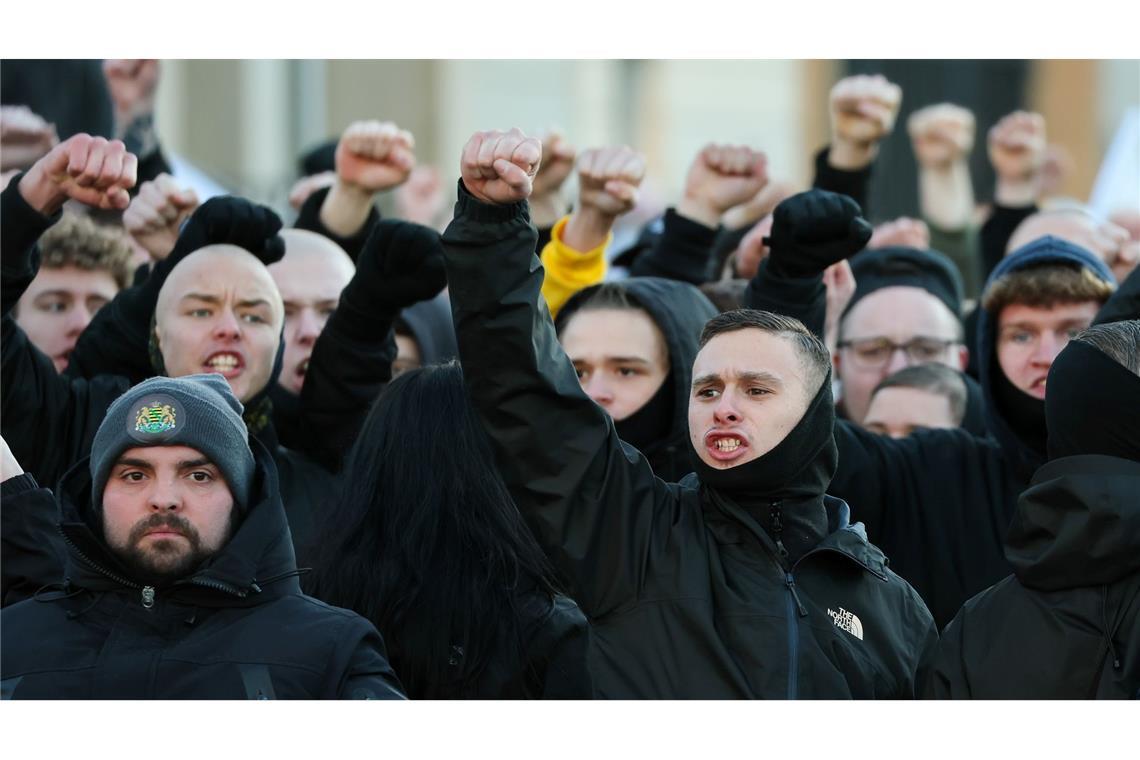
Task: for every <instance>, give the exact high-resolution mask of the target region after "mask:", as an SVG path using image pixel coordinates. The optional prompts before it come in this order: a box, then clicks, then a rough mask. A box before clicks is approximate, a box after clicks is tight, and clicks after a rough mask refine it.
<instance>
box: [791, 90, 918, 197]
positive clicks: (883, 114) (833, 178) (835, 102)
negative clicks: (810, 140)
mask: <svg viewBox="0 0 1140 760" xmlns="http://www.w3.org/2000/svg"><path fill="white" fill-rule="evenodd" d="M901 103H902V90H901V89H900V88H899V86H898V85H896V84H892V83H891V82H888V81H887V78H886V77H884V76H882V75H875V76H867V75H864V74H860V75H856V76H850V77H846V78H844V79H841V80H839V81H838V82H837V83H836V84H835V86H834V87H833V88H832V89H831V94H830V97H829V110H830V113H831V144H830V145H828V146H827V147H826V148H824V149H823V150H821V151H820V152H819V153H817V154H816V157H815V180H814V181H813V182H812V187H816V188H819V189H820V190H829V191H831V192H833V193H841V194H843V195H846V196H847V197H849V198H851V199H852V200H853V201H855V203H857V204H858V205H859V208H860V210H862V212H863V216H865V217H867V218H870V212H869V211H868V209H867V193H868V189H869V188H870V185H871V167H872V165H873V164H874V162H875V158H876V157H877V156H878V155H879V143H880V142H882V140H883V139H885V138H886V137H887V136H888V135H889V134H890V133H891V131H892V130H893V129H894V127H895V119H896V118H897V117H898V113H899V105H900V104H901Z"/></svg>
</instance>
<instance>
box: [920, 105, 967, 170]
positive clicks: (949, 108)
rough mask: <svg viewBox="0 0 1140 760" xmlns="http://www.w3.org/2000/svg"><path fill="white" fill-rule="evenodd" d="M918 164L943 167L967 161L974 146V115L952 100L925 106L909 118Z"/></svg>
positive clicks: (927, 166) (935, 167)
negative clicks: (954, 103)
mask: <svg viewBox="0 0 1140 760" xmlns="http://www.w3.org/2000/svg"><path fill="white" fill-rule="evenodd" d="M906 126H907V132H909V133H910V140H911V144H912V145H913V146H914V157H915V159H916V160H917V161H918V165H919V166H921V167H925V168H932V169H939V168H944V167H947V166H949V165H950V164H953V163H955V162H958V161H964V160H965V159H966V157H967V156H968V155H969V154H970V151H971V150H972V149H973V147H974V114H973V113H971V112H970V110H969V109H966V108H962V107H961V106H956V105H953V104H951V103H940V104H938V105H936V106H927V107H926V108H921V109H919V110H917V111H915V112H914V113H913V114H911V115H910V119H908V120H907V125H906Z"/></svg>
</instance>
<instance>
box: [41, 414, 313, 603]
mask: <svg viewBox="0 0 1140 760" xmlns="http://www.w3.org/2000/svg"><path fill="white" fill-rule="evenodd" d="M250 447H251V448H252V449H253V453H254V461H255V463H256V466H257V475H256V479H255V483H256V484H255V491H254V492H255V493H256V494H257V497H256V498H255V499H254V500H253V503H252V504H251V506H250V508H249V510H248V511H247V513H246V515H245V517H244V518H243V519H242V521H241V524H240V525H239V526H238V527H237V530H235V531H234V534H233V536H232V537H231V538H230V541H229V542H228V543H227V544H226V545H225V546H224V547H222V549H221V550H220V551H219V552H218V553H217V554H216V555H214V556H213V557H211V558H210V559H209V560H207V561H206V562H205V563H203V564H202V565H201V566H200V567H198V568H197V569H196V570H195V571H193V572H192V573H191V574H190V575H188V576H187V577H185V578H183V579H181V580H178V581H175V582H174V583H173V584H171V586H170V588H169V589H168V590H166V591H165V594H166V595H168V596H173V597H176V598H178V599H179V600H180V601H186V602H192V603H195V604H200V605H202V606H218V607H222V606H245V605H252V604H256V603H260V602H262V601H267V600H268V599H269V598H273V597H276V596H280V595H284V594H289V593H297V592H299V591H300V583H299V582H298V580H297V577H296V576H297V574H298V571H297V562H296V558H295V556H294V553H293V540H292V536H291V534H290V532H289V525H288V523H287V521H286V518H285V510H284V506H283V505H282V502H281V495H280V493H279V491H278V485H277V468H276V465H275V464H274V462H273V458H272V457H271V456H270V454H269V452H268V451H267V450H266V449H265V447H264V446H263V445H262V444H260V443H259V442H258V441H257V439H256V438H253V437H252V436H251V438H250ZM58 490H59V493H58V494H57V501H58V503H59V509H60V518H59V530H60V532H61V533H62V534H63V537H64V540H65V542H66V544H67V548H68V557H67V578H68V579H69V581H70V582H71V583H72V584H74V585H76V586H78V587H80V588H86V589H90V590H93V591H114V590H124V589H137V588H141V586H142V584H140V583H138V582H136V581H135V580H134V579H132V578H131V577H130V575H129V573H128V572H127V571H126V570H125V569H124V567H123V565H122V564H121V563H120V562H119V561H118V560H117V559H116V558H115V556H114V555H113V554H112V553H111V551H110V549H109V548H108V547H107V545H106V543H105V542H104V539H103V537H102V530H101V528H100V527H99V525H98V523H97V520H98V517H97V516H96V515H94V514H93V510H92V508H91V506H90V505H91V499H90V492H91V476H90V471H89V466H88V460H87V459H84V460H82V461H80V462H78V463H77V464H76V465H75V466H74V467H72V468H71V470H69V471H68V473H67V474H66V475H64V477H63V479H62V480H61V481H60V487H59V489H58ZM263 592H265V593H263Z"/></svg>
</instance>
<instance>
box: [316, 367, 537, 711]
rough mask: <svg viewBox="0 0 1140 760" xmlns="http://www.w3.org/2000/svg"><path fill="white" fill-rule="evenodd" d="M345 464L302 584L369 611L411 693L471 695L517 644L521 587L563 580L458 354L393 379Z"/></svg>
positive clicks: (519, 644)
mask: <svg viewBox="0 0 1140 760" xmlns="http://www.w3.org/2000/svg"><path fill="white" fill-rule="evenodd" d="M341 476H342V478H343V482H344V490H343V494H342V496H341V498H340V499H339V502H338V503H337V505H336V506H335V508H334V509H333V510H331V512H330V513H329V514H328V515H327V516H326V517H325V521H324V525H323V527H322V533H323V536H322V540H321V541H320V542H319V544H318V546H319V548H318V549H317V552H318V554H317V556H316V560H317V561H316V562H315V565H316V571H315V572H314V573H313V575H312V576H311V580H310V581H309V582H308V583H307V584H306V586H307V587H308V589H309V590H310V593H312V594H313V595H314V596H317V597H318V598H320V599H323V600H325V601H326V602H328V603H330V604H334V605H336V606H339V607H345V608H348V609H351V610H355V611H356V612H357V613H359V614H361V615H363V616H364V617H366V618H367V619H368V620H370V621H372V623H373V624H374V625H375V626H376V627H377V629H378V630H379V631H380V633H381V634H382V635H383V636H384V641H385V644H386V645H387V647H388V650H389V657H390V659H391V661H392V665H393V667H394V668H395V670H396V672H397V673H398V674H399V676H400V679H401V681H402V682H403V684H404V686H405V687H406V688H407V691H408V695H409V696H411V697H413V698H428V699H440V698H453V697H464V696H471V695H472V694H473V693H474V691H475V689H476V688H477V682H478V680H479V677H480V675H481V674H482V673H483V671H484V669H485V668H486V666H487V664H488V662H489V661H490V660H491V658H492V657H493V656H494V655H495V654H496V652H497V651H499V650H500V649H501V648H502V647H513V646H517V647H519V652H520V653H521V651H522V638H521V636H520V627H519V624H520V620H519V606H518V605H519V600H520V596H521V595H522V594H525V593H533V592H538V593H543V592H544V593H545V594H547V595H549V596H550V597H551V598H553V596H554V595H555V594H557V593H558V590H557V587H556V584H555V581H554V574H553V571H552V570H551V568H550V565H549V564H548V562H547V560H546V557H545V555H544V554H543V552H542V549H541V548H540V547H539V546H538V542H537V541H536V540H535V538H534V536H533V535H532V534H531V533H530V530H529V529H528V528H527V526H526V524H525V523H524V521H523V518H522V515H521V514H520V513H519V510H518V508H517V507H516V506H515V503H514V502H513V501H512V499H511V497H510V494H509V493H508V491H507V488H506V485H505V484H504V483H503V481H502V479H501V478H500V477H499V474H498V472H497V470H496V469H495V462H494V457H493V454H492V452H491V447H490V443H489V441H488V440H487V436H486V433H485V432H484V431H483V428H482V426H481V425H480V422H479V420H478V418H477V417H476V415H475V411H474V408H473V407H472V404H471V402H470V400H469V398H468V395H467V390H466V388H465V387H464V384H463V374H462V370H461V369H460V367H459V364H458V363H456V362H454V361H453V362H450V363H448V364H442V365H435V366H428V367H424V368H422V369H416V370H412V371H409V372H406V373H404V374H402V375H400V376H399V377H398V378H396V379H395V380H393V381H392V382H391V383H390V384H389V385H388V387H387V388H386V389H385V390H384V392H383V393H382V394H381V395H380V396H379V398H378V399H377V400H376V402H375V403H374V405H373V407H372V409H371V410H370V411H369V413H368V416H367V418H366V419H365V421H364V424H363V427H362V429H361V431H360V435H359V437H358V438H357V440H356V443H355V445H354V446H353V448H352V450H351V451H350V453H349V455H348V458H347V461H346V464H345V467H344V470H343V472H342V474H341ZM520 661H522V662H525V660H522V659H520Z"/></svg>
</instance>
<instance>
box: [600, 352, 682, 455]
mask: <svg viewBox="0 0 1140 760" xmlns="http://www.w3.org/2000/svg"><path fill="white" fill-rule="evenodd" d="M674 385H675V384H674V382H673V372H672V371H670V372H669V374H668V375H666V376H665V381H664V382H663V383H661V387H660V388H658V389H657V392H656V393H654V394H653V398H651V399H649V400H648V401H646V402H645V403H644V404H642V406H641V408H640V409H638V410H637V411H636V412H634V413H633V414H631V415H629V416H628V417H626V418H625V419H624V420H614V427H615V428H616V429H617V433H618V436H620V437H621V439H622V440H623V441H625V442H626V443H628V444H630V445H631V446H634V447H636V448H637V450H638V451H644V450H645V449H646V447H647V446H649V445H650V444H652V443H655V442H656V441H660V440H661V439H662V438H664V437H665V436H666V435H668V434H669V428H670V427H672V425H673V414H672V412H673V402H674V400H675V398H676V397H675V396H674V395H673V394H674V393H675V392H676V391H675V389H674Z"/></svg>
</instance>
